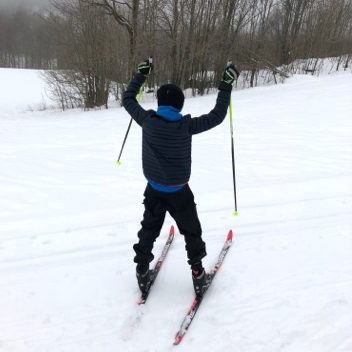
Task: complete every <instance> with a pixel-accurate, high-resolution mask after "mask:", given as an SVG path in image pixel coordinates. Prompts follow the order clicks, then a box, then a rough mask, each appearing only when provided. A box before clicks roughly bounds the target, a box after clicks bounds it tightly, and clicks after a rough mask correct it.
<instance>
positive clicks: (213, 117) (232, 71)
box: [190, 62, 239, 134]
mask: <svg viewBox="0 0 352 352" xmlns="http://www.w3.org/2000/svg"><path fill="white" fill-rule="evenodd" d="M238 76H239V72H238V71H237V70H236V68H235V66H234V65H233V64H232V63H231V62H229V63H228V64H227V67H226V69H225V71H224V73H223V76H222V80H221V82H220V84H219V93H218V97H217V99H216V104H215V107H214V109H213V110H211V111H210V112H209V113H208V114H205V115H202V116H199V117H194V118H192V119H191V122H190V133H191V134H197V133H201V132H205V131H208V130H210V129H211V128H213V127H215V126H217V125H220V124H221V122H223V121H224V119H225V117H226V114H227V108H228V106H229V104H230V98H231V91H232V86H233V84H234V82H235V81H236V79H237V78H238Z"/></svg>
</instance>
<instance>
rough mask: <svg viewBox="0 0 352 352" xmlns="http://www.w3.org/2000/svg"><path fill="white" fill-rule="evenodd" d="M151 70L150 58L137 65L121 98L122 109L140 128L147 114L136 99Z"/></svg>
mask: <svg viewBox="0 0 352 352" xmlns="http://www.w3.org/2000/svg"><path fill="white" fill-rule="evenodd" d="M152 68H153V65H152V62H151V59H150V58H149V59H148V60H146V61H144V62H142V63H141V64H139V66H138V73H136V74H135V75H134V77H133V78H132V80H131V82H130V83H129V85H128V87H127V89H126V91H125V92H124V94H123V97H122V105H123V107H124V108H125V109H126V110H127V112H128V113H129V114H130V115H131V117H132V118H133V120H135V121H136V122H137V123H138V125H140V126H142V123H143V120H144V118H145V117H146V115H147V112H146V111H145V110H144V109H143V108H142V107H141V106H140V105H139V103H138V101H137V99H136V97H137V94H138V93H139V90H140V89H141V87H142V85H143V83H144V82H145V80H146V78H147V76H148V75H149V73H150V72H151V70H152Z"/></svg>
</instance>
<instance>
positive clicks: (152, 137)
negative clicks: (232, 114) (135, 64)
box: [122, 73, 232, 186]
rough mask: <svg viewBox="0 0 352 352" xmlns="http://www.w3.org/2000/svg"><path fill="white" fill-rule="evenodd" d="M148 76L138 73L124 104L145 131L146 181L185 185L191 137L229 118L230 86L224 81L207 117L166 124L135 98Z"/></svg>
mask: <svg viewBox="0 0 352 352" xmlns="http://www.w3.org/2000/svg"><path fill="white" fill-rule="evenodd" d="M144 81H145V77H144V76H143V75H141V74H139V73H137V74H135V76H134V78H133V79H132V80H131V82H130V83H129V85H128V87H127V90H126V91H125V93H124V94H123V100H122V104H123V106H124V108H125V109H126V110H127V112H128V113H129V114H130V115H131V117H132V118H133V119H134V120H135V121H136V122H137V124H138V125H139V126H141V127H142V129H143V139H142V163H143V173H144V176H145V177H146V178H147V180H152V181H154V182H156V183H158V184H161V185H166V186H173V185H182V184H186V183H187V182H188V181H189V178H190V176H191V162H192V157H191V154H192V136H193V135H194V134H197V133H201V132H205V131H208V130H210V129H211V128H213V127H215V126H217V125H219V124H220V123H221V122H222V121H223V120H224V119H225V117H226V114H227V108H228V106H229V102H230V96H231V89H232V87H231V85H229V84H227V83H225V82H221V84H220V86H219V93H218V97H217V100H216V104H215V107H214V109H213V110H211V111H210V112H209V113H208V114H205V115H201V116H199V117H194V118H192V117H191V115H184V116H183V117H182V118H181V119H180V120H178V121H167V120H165V119H163V118H162V117H160V116H158V115H157V114H156V112H155V111H154V110H147V111H146V110H144V109H143V108H142V107H141V106H140V105H139V104H138V102H137V100H136V96H137V94H138V92H139V89H140V87H141V86H142V84H143V83H144Z"/></svg>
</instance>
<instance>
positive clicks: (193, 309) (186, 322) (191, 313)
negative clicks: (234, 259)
mask: <svg viewBox="0 0 352 352" xmlns="http://www.w3.org/2000/svg"><path fill="white" fill-rule="evenodd" d="M232 237H233V233H232V230H230V231H229V233H228V235H227V237H226V240H225V244H224V246H223V247H222V249H221V251H220V253H219V256H218V260H217V262H216V264H215V265H214V267H213V269H212V270H211V272H210V274H209V279H208V285H207V288H206V290H205V292H204V293H203V296H201V297H195V298H194V299H193V302H192V304H191V306H190V307H189V309H188V311H187V313H186V316H185V317H184V319H183V321H182V323H181V327H180V329H179V330H178V332H177V334H176V336H175V341H174V345H179V344H180V343H181V341H182V340H183V338H184V336H185V335H186V333H187V331H188V329H189V327H190V325H191V323H192V321H193V319H194V317H195V315H196V313H197V311H198V308H199V306H200V304H201V303H202V301H203V298H204V296H205V294H206V292H207V291H208V288H209V287H210V285H211V283H212V282H213V280H214V278H215V275H216V274H217V272H218V271H219V269H220V267H221V264H222V263H223V261H224V259H225V256H226V254H227V252H228V250H229V249H230V247H231V244H232Z"/></svg>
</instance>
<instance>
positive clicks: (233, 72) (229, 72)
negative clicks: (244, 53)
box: [222, 61, 240, 86]
mask: <svg viewBox="0 0 352 352" xmlns="http://www.w3.org/2000/svg"><path fill="white" fill-rule="evenodd" d="M239 75H240V73H239V71H238V70H237V69H236V67H235V66H234V64H233V63H232V61H228V63H227V66H226V69H225V71H224V73H223V74H222V81H223V82H225V83H228V84H231V86H233V84H234V83H235V81H237V78H238V76H239Z"/></svg>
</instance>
